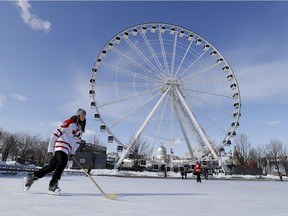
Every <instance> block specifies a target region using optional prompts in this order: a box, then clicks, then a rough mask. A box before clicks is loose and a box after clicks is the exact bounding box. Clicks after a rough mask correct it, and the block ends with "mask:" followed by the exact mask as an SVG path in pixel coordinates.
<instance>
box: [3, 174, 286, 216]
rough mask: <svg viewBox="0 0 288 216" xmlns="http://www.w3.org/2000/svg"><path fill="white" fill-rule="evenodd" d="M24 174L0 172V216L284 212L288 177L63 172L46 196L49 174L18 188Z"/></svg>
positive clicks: (258, 215) (274, 215)
mask: <svg viewBox="0 0 288 216" xmlns="http://www.w3.org/2000/svg"><path fill="white" fill-rule="evenodd" d="M23 177H24V176H22V175H21V176H6V175H2V176H0V192H1V193H0V194H1V195H0V196H1V201H0V212H1V216H36V215H41V216H54V215H59V216H60V215H61V216H66V215H67V216H68V215H69V216H74V215H75V216H80V215H83V216H96V215H97V216H99V215H111V216H112V215H113V216H118V215H133V216H135V215H143V216H148V215H153V216H158V215H159V216H162V215H163V216H164V215H165V216H170V215H171V216H172V215H179V216H182V215H190V216H191V215H195V216H196V215H197V216H210V215H211V216H226V215H227V216H287V214H288V213H287V212H288V205H287V201H288V182H287V181H283V182H280V181H247V180H246V181H243V180H242V181H238V180H203V181H202V183H201V184H199V183H196V181H195V179H187V180H185V179H184V180H182V179H169V178H168V179H165V178H123V177H107V176H106V177H105V176H93V178H94V179H95V180H96V181H97V182H98V184H99V185H100V186H101V187H102V189H103V190H104V191H105V192H106V193H108V194H109V193H113V192H115V193H117V194H118V196H117V198H116V199H114V200H107V199H105V198H104V197H103V196H102V195H101V193H100V192H99V191H98V190H97V188H96V187H95V186H94V184H93V183H92V182H91V181H90V179H89V178H87V177H85V176H83V175H78V176H77V175H67V176H63V177H62V179H61V180H60V183H59V186H60V188H61V190H62V192H61V196H51V195H47V190H48V189H47V188H48V183H49V181H50V177H49V176H48V177H44V178H42V179H40V180H38V181H37V182H35V183H34V184H33V186H32V187H31V189H30V190H29V191H27V192H25V193H24V192H23Z"/></svg>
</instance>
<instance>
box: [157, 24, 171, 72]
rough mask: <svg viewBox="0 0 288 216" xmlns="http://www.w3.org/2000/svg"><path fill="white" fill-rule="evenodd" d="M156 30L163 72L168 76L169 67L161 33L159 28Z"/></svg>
mask: <svg viewBox="0 0 288 216" xmlns="http://www.w3.org/2000/svg"><path fill="white" fill-rule="evenodd" d="M159 28H160V27H159ZM157 32H158V37H159V41H160V47H161V53H162V58H163V62H164V67H165V72H166V73H165V75H166V76H169V67H168V62H167V55H166V51H165V47H164V42H163V38H162V34H161V31H160V30H158V31H157Z"/></svg>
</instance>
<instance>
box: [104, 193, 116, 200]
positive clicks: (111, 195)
mask: <svg viewBox="0 0 288 216" xmlns="http://www.w3.org/2000/svg"><path fill="white" fill-rule="evenodd" d="M116 197H117V194H116V193H112V194H106V195H105V198H106V199H109V200H113V199H114V198H116Z"/></svg>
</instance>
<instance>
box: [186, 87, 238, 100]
mask: <svg viewBox="0 0 288 216" xmlns="http://www.w3.org/2000/svg"><path fill="white" fill-rule="evenodd" d="M182 90H185V91H190V92H196V93H201V94H207V95H214V96H219V97H227V98H230V99H233V97H232V96H230V95H226V94H222V93H219V92H217V93H215V92H208V91H199V90H196V89H187V88H182Z"/></svg>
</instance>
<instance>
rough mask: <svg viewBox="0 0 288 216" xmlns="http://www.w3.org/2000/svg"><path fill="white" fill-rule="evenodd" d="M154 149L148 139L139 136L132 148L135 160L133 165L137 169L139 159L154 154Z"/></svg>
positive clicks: (131, 154) (132, 155) (131, 152)
mask: <svg viewBox="0 0 288 216" xmlns="http://www.w3.org/2000/svg"><path fill="white" fill-rule="evenodd" d="M152 151H153V149H152V148H151V147H150V146H149V144H148V143H147V141H146V140H144V139H142V138H141V137H139V138H138V139H137V140H135V142H134V144H133V145H132V147H131V148H130V151H129V153H130V157H132V160H133V166H134V168H135V169H136V170H137V169H138V164H139V160H141V159H144V158H147V157H148V156H150V155H151V154H152Z"/></svg>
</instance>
